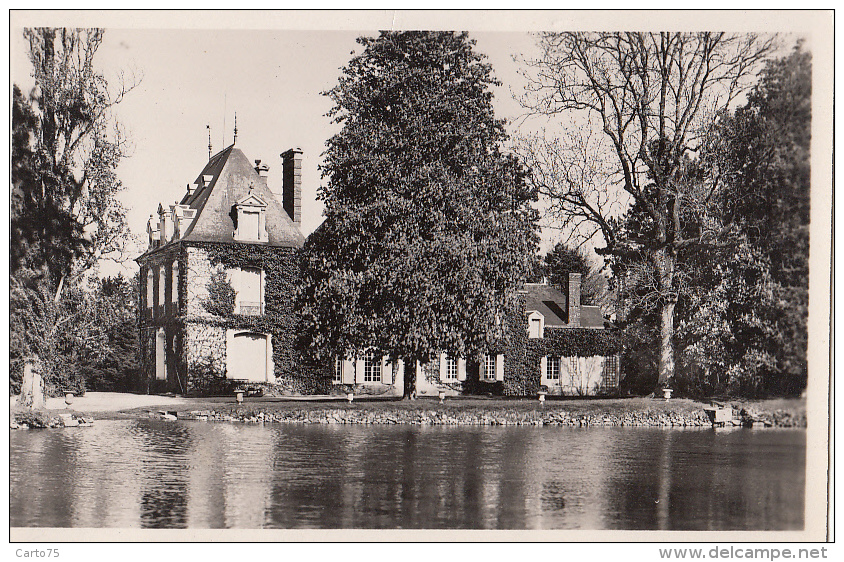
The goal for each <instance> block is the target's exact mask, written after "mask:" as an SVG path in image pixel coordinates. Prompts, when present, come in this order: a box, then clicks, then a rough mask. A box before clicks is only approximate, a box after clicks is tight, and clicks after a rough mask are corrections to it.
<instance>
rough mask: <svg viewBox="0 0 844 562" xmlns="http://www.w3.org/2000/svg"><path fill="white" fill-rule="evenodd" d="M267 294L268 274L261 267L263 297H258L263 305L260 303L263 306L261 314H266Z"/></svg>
mask: <svg viewBox="0 0 844 562" xmlns="http://www.w3.org/2000/svg"><path fill="white" fill-rule="evenodd" d="M266 294H267V274H266V272H265V271H264V270H263V268H262V269H261V298H260V299H258V300H259V301H260V303H261V305H260V306H261V314H264V308H265V307H264V300H266Z"/></svg>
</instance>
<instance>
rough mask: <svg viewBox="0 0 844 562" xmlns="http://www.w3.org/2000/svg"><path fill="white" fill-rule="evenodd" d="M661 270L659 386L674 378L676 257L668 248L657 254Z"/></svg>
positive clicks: (657, 261) (658, 265)
mask: <svg viewBox="0 0 844 562" xmlns="http://www.w3.org/2000/svg"><path fill="white" fill-rule="evenodd" d="M656 263H657V267H658V268H659V284H660V287H659V290H660V293H661V295H660V296H661V307H660V322H659V350H660V353H659V378H658V379H657V386H660V387H661V386H664V385H666V384H669V383H670V381H671V379H673V378H674V307H675V306H676V305H677V298H676V297H675V296H674V267H675V264H676V257H675V256H674V253H673V251H672V249H671V248H670V247H669V246H666V247H664V248H662V249H661V250H659V251H658V252H657V260H656Z"/></svg>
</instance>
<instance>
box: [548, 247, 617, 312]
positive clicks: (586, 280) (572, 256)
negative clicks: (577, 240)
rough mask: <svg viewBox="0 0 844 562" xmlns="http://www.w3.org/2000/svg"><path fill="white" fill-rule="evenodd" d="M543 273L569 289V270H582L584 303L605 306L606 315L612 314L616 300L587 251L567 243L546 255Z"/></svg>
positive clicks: (554, 282)
mask: <svg viewBox="0 0 844 562" xmlns="http://www.w3.org/2000/svg"><path fill="white" fill-rule="evenodd" d="M540 269H541V271H542V274H543V275H544V276H545V278H546V279H547V280H548V282H549V283H550V284H551V285H554V286H555V287H558V288H560V289H561V290H565V288H566V287H567V284H568V274H569V273H580V302H581V304H586V305H593V306H599V307H601V311H602V312H603V313H604V314H607V315H609V314H611V313H612V312H613V310H612V309H613V307H614V304H615V302H614V299H613V297H612V294H611V292H610V290H609V283H608V281H607V278H606V277H605V276H604V274H603V273H601V271H600V269H599V268H598V267H596V266H595V265H594V264H593V263H592V261H591V260H590V259H589V257H588V256H587V255H586V254H585V253H584V252H583V250H578V249H575V248H571V247H569V246H568V245H566V244H565V243H563V242H559V243H557V244H556V245H555V246H554V248H553V249H552V250H551V251H550V252H548V253H547V254H545V256H544V257H543V258H542V263H541V265H540Z"/></svg>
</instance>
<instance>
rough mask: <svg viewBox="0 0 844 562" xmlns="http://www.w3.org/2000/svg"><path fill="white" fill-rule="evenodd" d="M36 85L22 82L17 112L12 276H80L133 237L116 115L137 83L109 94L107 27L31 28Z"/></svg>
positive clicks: (14, 113)
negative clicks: (100, 58)
mask: <svg viewBox="0 0 844 562" xmlns="http://www.w3.org/2000/svg"><path fill="white" fill-rule="evenodd" d="M24 37H25V38H26V40H27V41H28V44H29V59H30V62H31V63H32V67H33V74H32V75H33V77H34V79H35V87H34V89H33V90H32V91H31V92H30V93H29V95H24V94H23V93H22V92H21V90H20V89H19V88H18V87H17V86H15V87H14V93H13V109H12V131H13V132H12V155H13V158H12V161H13V165H12V205H11V211H12V212H11V231H12V237H11V240H12V243H11V255H10V257H11V271H12V272H13V273H14V272H16V271H18V270H20V269H22V268H28V269H32V270H38V271H40V270H45V271H47V272H48V277H49V279H50V282H52V283H54V284H58V283H59V281H60V280H61V279H62V278H63V277H66V276H67V275H68V274H70V273H71V271H74V270H76V271H82V270H85V269H88V268H90V267H91V266H92V265H93V264H94V263H95V262H96V261H97V259H99V258H101V257H103V256H108V255H116V254H115V253H117V252H119V251H120V250H121V249H122V244H123V242H124V240H125V236H126V225H125V221H124V211H123V209H122V207H121V205H120V203H119V202H118V201H117V199H116V194H117V193H118V192H119V191H120V190H121V189H123V186H122V184H121V182H120V180H119V179H118V178H117V176H116V174H115V169H116V167H117V164H118V162H119V161H120V158H121V157H123V156H124V155H125V151H126V148H127V146H126V140H125V138H124V136H123V134H122V133H121V131H120V129H119V127H118V126H117V124H116V122H115V121H114V118H113V116H112V114H111V109H112V108H113V106H114V105H115V104H117V103H119V102H120V101H121V100H122V99H123V96H124V95H125V94H126V93H127V92H128V91H129V90H130V89H131V88H132V87H133V85H131V84H130V85H127V84H126V83H124V82H123V80H122V77H121V79H120V80H119V83H118V85H117V87H116V88H115V89H113V90H111V91H110V90H109V86H108V84H107V82H106V79H105V78H104V76H103V75H102V74H101V73H100V72H98V71H97V70H96V69H95V68H94V56H95V54H96V52H97V49H98V48H99V46H100V43H101V42H102V37H103V31H102V30H100V29H72V30H71V29H53V28H36V29H25V30H24Z"/></svg>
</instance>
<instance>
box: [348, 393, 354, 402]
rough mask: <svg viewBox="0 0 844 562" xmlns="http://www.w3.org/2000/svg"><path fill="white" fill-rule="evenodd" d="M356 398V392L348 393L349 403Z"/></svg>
mask: <svg viewBox="0 0 844 562" xmlns="http://www.w3.org/2000/svg"><path fill="white" fill-rule="evenodd" d="M354 399H355V393H354V392H347V393H346V400H348V401H349V404H351V403H352V400H354Z"/></svg>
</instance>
